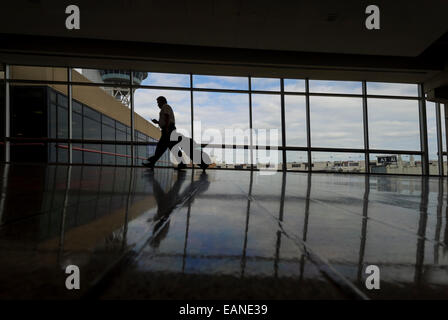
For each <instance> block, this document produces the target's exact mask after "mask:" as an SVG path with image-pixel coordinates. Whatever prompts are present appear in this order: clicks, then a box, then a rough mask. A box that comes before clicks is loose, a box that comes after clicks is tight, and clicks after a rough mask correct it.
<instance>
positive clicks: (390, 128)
mask: <svg viewBox="0 0 448 320" xmlns="http://www.w3.org/2000/svg"><path fill="white" fill-rule="evenodd" d="M7 67H8V68H9V67H11V66H7ZM12 67H15V66H12ZM47 69H48V68H46V67H26V68H25V69H24V70H22V71H21V73H18V74H11V75H10V77H9V79H7V80H6V81H7V85H10V86H12V85H18V84H20V83H21V82H22V83H27V84H30V83H34V82H36V83H37V82H39V83H45V80H50V81H48V82H49V83H50V84H51V85H52V87H53V88H54V89H55V90H56V91H58V92H59V93H63V96H64V94H65V96H66V98H65V100H64V98H58V97H56V98H54V97H52V98H51V99H52V100H51V109H50V113H49V119H50V121H49V129H48V130H49V135H48V138H50V140H49V141H48V142H46V143H49V144H51V146H52V147H54V148H55V149H56V150H57V152H56V153H55V154H51V155H50V156H51V159H52V160H54V161H55V162H68V163H92V164H108V165H131V164H134V165H140V164H141V160H142V159H144V158H146V157H147V156H149V155H151V154H152V153H153V152H154V142H155V141H156V140H157V139H156V138H154V137H151V136H150V135H148V134H144V133H143V132H141V131H139V130H137V129H136V127H137V126H139V125H140V126H141V125H145V124H146V123H150V121H151V119H154V118H156V119H157V118H158V113H159V109H158V107H157V104H156V98H157V97H158V96H160V95H163V96H165V97H166V98H167V99H168V104H170V105H171V106H172V108H173V110H174V113H175V116H176V126H177V128H178V130H179V131H180V132H181V133H182V134H184V135H185V136H187V137H192V138H193V140H194V141H196V142H199V143H200V144H202V146H203V148H204V150H205V151H206V152H207V153H209V154H210V155H211V160H212V166H215V167H218V168H234V169H262V168H263V169H264V168H271V169H272V168H273V169H277V170H282V169H284V170H291V171H313V172H319V171H321V172H344V173H345V172H351V173H365V172H370V173H379V174H381V173H387V174H422V173H423V174H425V173H429V174H433V175H439V174H442V173H444V174H446V168H445V169H444V167H446V161H444V160H443V159H442V153H441V152H440V148H442V149H441V150H442V151H443V152H445V154H446V146H445V142H444V141H443V139H444V129H445V121H444V108H443V105H442V106H441V105H439V104H435V103H430V102H426V101H425V98H424V96H423V94H422V90H421V87H420V86H419V85H418V84H397V83H379V82H366V81H334V80H331V81H329V80H314V79H286V78H258V77H237V76H215V75H213V76H212V75H196V74H167V73H154V72H150V71H146V70H140V71H123V70H113V71H114V72H112V71H111V70H94V69H89V70H87V69H77V68H73V69H67V68H53V69H52V71H51V73H48V71H46V70H47ZM36 70H37V71H38V72H37V74H38V75H37V76H36V75H35V74H36ZM28 71H30V74H31V73H32V72H31V71H33V72H34V73H32V75H30V76H27V74H28V73H27V72H28ZM45 72H46V73H45ZM105 75H107V77H105ZM111 78H113V80H114V81H115V82H111ZM7 85H6V86H7ZM6 86H5V87H6ZM58 87H59V88H58ZM61 88H62V89H61ZM97 89H101V90H103V91H105V92H106V93H108V94H109V95H110V96H111V97H113V98H114V99H115V100H116V101H120V103H121V104H122V106H123V108H122V109H123V110H125V111H123V110H121V112H125V114H126V116H125V117H126V118H127V121H119V120H117V117H115V118H114V116H112V115H111V114H108V113H107V112H102V111H101V108H104V106H103V107H101V106H93V107H92V108H91V107H90V106H88V105H87V104H86V103H84V102H83V97H84V96H86V95H87V93H86V92H88V91H89V90H97ZM70 109H71V110H72V111H71V116H70V115H69V110H70ZM118 118H120V119H121V118H123V116H122V115H120V116H119V117H118ZM68 121H71V124H72V125H71V127H72V128H71V132H70V126H68V125H66V124H68ZM55 123H56V124H57V125H55ZM132 132H134V134H132ZM12 138H13V137H11V139H12ZM8 139H9V137H8V138H7V139H6V140H8ZM51 139H54V140H60V141H51ZM63 140H65V143H66V144H65V145H66V146H67V147H66V148H60V147H58V145H59V146H60V145H61V142H63ZM8 141H9V140H8ZM11 141H12V140H11ZM113 142H116V143H113ZM148 146H151V147H148ZM50 149H52V148H50ZM86 150H89V152H90V151H92V152H90V153H89V154H88V155H87V154H86V153H85V151H86ZM117 155H118V156H117ZM445 158H446V157H445ZM166 162H168V160H166Z"/></svg>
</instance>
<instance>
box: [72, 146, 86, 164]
mask: <svg viewBox="0 0 448 320" xmlns="http://www.w3.org/2000/svg"><path fill="white" fill-rule="evenodd" d="M72 148H73V150H72V152H73V163H82V154H83V151H82V150H83V148H82V144H79V143H74V144H73V147H72Z"/></svg>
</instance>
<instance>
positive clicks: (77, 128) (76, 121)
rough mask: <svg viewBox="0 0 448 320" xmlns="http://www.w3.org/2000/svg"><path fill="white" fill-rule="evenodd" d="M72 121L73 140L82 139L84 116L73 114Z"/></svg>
mask: <svg viewBox="0 0 448 320" xmlns="http://www.w3.org/2000/svg"><path fill="white" fill-rule="evenodd" d="M72 121H73V123H72V126H73V139H82V115H80V114H79V113H76V112H73V114H72Z"/></svg>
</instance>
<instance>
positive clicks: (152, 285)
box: [0, 165, 448, 299]
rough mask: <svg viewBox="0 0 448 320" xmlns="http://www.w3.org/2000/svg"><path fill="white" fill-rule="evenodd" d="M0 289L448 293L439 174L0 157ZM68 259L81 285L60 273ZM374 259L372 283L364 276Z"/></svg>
mask: <svg viewBox="0 0 448 320" xmlns="http://www.w3.org/2000/svg"><path fill="white" fill-rule="evenodd" d="M0 175H1V177H2V180H1V188H2V189H1V198H0V288H1V289H0V298H1V299H29V298H36V299H54V298H55V299H80V298H98V299H418V298H420V299H427V298H435V299H447V298H448V248H447V246H448V225H447V218H448V208H447V196H446V190H447V189H448V185H447V180H446V178H444V179H441V178H436V177H434V178H422V177H407V176H374V175H372V176H364V175H344V174H317V173H315V174H307V173H293V172H288V173H286V174H283V173H275V174H273V175H263V174H261V173H260V172H253V173H251V172H246V171H231V170H208V171H207V172H206V173H205V174H204V173H202V172H201V171H191V170H186V171H185V172H178V171H174V170H173V169H168V168H166V169H164V168H159V169H155V170H154V171H148V170H147V169H144V168H125V167H94V166H85V167H82V166H72V167H69V166H40V165H35V166H29V165H2V166H0ZM68 265H76V266H78V267H79V270H80V289H79V290H68V289H67V288H66V286H65V282H66V278H67V277H68V276H69V275H70V274H66V272H65V271H66V267H67V266H68ZM370 265H375V266H378V268H379V271H380V273H379V275H380V281H379V284H380V288H379V289H370V290H369V289H367V287H366V282H369V281H370V280H369V279H370V278H368V277H369V273H367V270H366V268H367V267H368V266H370Z"/></svg>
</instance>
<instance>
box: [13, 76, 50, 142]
mask: <svg viewBox="0 0 448 320" xmlns="http://www.w3.org/2000/svg"><path fill="white" fill-rule="evenodd" d="M47 88H48V87H47V86H45V85H42V86H40V85H39V86H22V85H11V86H10V113H11V136H12V137H32V138H38V137H46V136H47V132H46V131H47V127H46V125H45V120H46V112H47V99H46V98H47V92H48V89H47Z"/></svg>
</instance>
